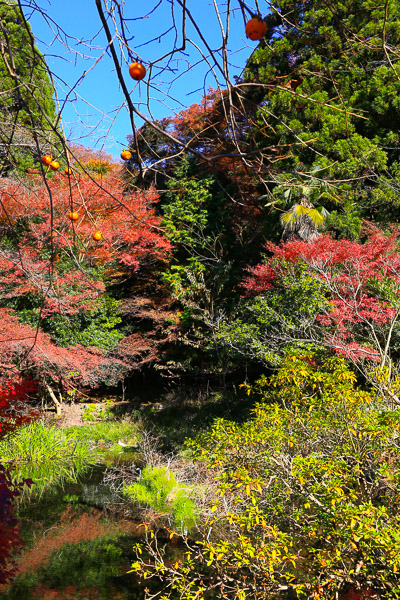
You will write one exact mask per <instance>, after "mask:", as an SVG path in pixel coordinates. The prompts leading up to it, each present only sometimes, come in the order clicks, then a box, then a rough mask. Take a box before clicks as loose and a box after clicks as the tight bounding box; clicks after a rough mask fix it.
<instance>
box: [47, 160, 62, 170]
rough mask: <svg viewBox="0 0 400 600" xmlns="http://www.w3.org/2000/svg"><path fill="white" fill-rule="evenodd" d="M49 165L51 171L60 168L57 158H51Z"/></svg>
mask: <svg viewBox="0 0 400 600" xmlns="http://www.w3.org/2000/svg"><path fill="white" fill-rule="evenodd" d="M49 167H50V169H51V170H52V171H58V169H59V168H60V163H59V162H58V161H57V160H52V161H51V163H50V164H49Z"/></svg>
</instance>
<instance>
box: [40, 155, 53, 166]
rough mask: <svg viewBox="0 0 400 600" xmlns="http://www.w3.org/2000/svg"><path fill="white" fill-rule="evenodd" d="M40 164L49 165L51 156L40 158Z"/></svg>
mask: <svg viewBox="0 0 400 600" xmlns="http://www.w3.org/2000/svg"><path fill="white" fill-rule="evenodd" d="M42 163H43V164H44V165H49V164H50V163H51V156H49V155H48V154H45V155H44V156H42Z"/></svg>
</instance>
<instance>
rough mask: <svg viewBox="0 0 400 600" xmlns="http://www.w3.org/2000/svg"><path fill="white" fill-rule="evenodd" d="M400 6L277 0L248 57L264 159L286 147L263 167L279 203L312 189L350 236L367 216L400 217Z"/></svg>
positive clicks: (257, 140)
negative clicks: (272, 150)
mask: <svg viewBox="0 0 400 600" xmlns="http://www.w3.org/2000/svg"><path fill="white" fill-rule="evenodd" d="M399 9H400V6H399V2H398V0H388V2H386V4H385V3H381V4H379V3H378V4H377V3H376V2H373V1H372V0H354V1H353V2H329V1H326V0H305V1H304V0H278V1H277V2H276V3H274V6H273V7H272V10H271V13H270V14H269V15H268V16H267V17H266V22H267V25H268V31H267V34H266V37H265V38H263V39H262V40H261V42H260V44H259V47H258V48H257V49H256V50H255V52H254V53H253V54H252V56H251V57H250V59H249V61H248V64H247V71H246V76H245V83H251V84H252V85H249V87H248V88H247V101H248V102H249V106H251V103H253V106H256V107H257V108H254V109H253V111H254V112H255V114H256V119H257V123H256V127H255V128H254V129H253V132H252V136H253V145H254V147H255V148H257V149H258V151H259V154H258V164H262V160H263V159H264V165H265V162H266V161H265V158H268V156H269V150H268V149H270V148H271V146H275V147H276V148H277V150H279V153H277V155H280V156H281V158H280V159H279V160H274V161H272V162H269V163H267V165H268V166H264V173H263V177H264V179H265V181H267V182H268V183H267V185H268V186H269V190H270V192H272V194H273V198H272V204H274V203H277V204H280V206H281V207H285V206H286V208H289V207H290V206H292V205H293V204H295V203H296V202H298V201H299V200H300V199H301V198H302V197H304V195H306V196H307V198H308V200H309V201H310V202H312V204H313V205H314V206H316V207H320V208H322V206H323V207H325V208H326V209H327V210H328V211H329V212H330V213H331V215H330V219H329V221H330V223H331V227H332V228H333V229H335V230H336V231H337V232H338V233H339V234H340V235H343V236H346V237H356V236H357V235H358V233H359V231H360V227H361V219H362V218H366V219H369V220H373V221H375V222H379V223H382V224H384V223H390V222H392V221H394V220H397V213H398V206H399V203H400V199H399V194H398V192H399V190H400V138H399V126H398V122H399V117H400V63H399V59H400V51H399V42H400V10H399ZM254 84H256V85H254ZM271 182H272V183H271ZM270 200H271V199H270ZM277 218H278V215H277Z"/></svg>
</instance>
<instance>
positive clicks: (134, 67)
mask: <svg viewBox="0 0 400 600" xmlns="http://www.w3.org/2000/svg"><path fill="white" fill-rule="evenodd" d="M129 75H130V76H131V77H132V79H134V80H135V81H140V80H141V79H143V77H144V76H145V75H146V69H145V67H144V66H143V65H142V63H139V62H134V63H132V64H131V65H130V67H129Z"/></svg>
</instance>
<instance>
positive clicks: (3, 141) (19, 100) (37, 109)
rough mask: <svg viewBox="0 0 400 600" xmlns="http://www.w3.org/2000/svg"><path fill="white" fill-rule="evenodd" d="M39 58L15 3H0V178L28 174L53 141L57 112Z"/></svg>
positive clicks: (29, 32) (7, 0) (50, 86)
mask: <svg viewBox="0 0 400 600" xmlns="http://www.w3.org/2000/svg"><path fill="white" fill-rule="evenodd" d="M53 91H54V90H53V87H52V85H51V83H50V80H49V77H48V74H47V70H46V64H45V61H44V58H43V56H42V54H41V53H40V52H39V50H38V49H37V48H36V46H35V44H34V37H33V35H32V33H31V30H30V26H29V24H28V23H27V22H26V20H25V18H24V15H23V14H22V12H21V10H20V8H19V6H18V4H17V3H16V2H15V1H14V0H5V1H4V2H1V4H0V95H1V105H0V175H2V176H4V175H9V174H10V172H11V171H12V170H14V169H16V168H18V169H20V170H26V168H27V167H30V166H33V165H34V164H35V162H36V161H37V160H38V159H39V158H40V155H41V154H44V153H48V154H50V153H51V150H52V147H53V145H54V143H55V142H56V140H57V137H58V136H57V135H56V131H57V128H56V118H57V117H56V109H55V103H54V100H53Z"/></svg>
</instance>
